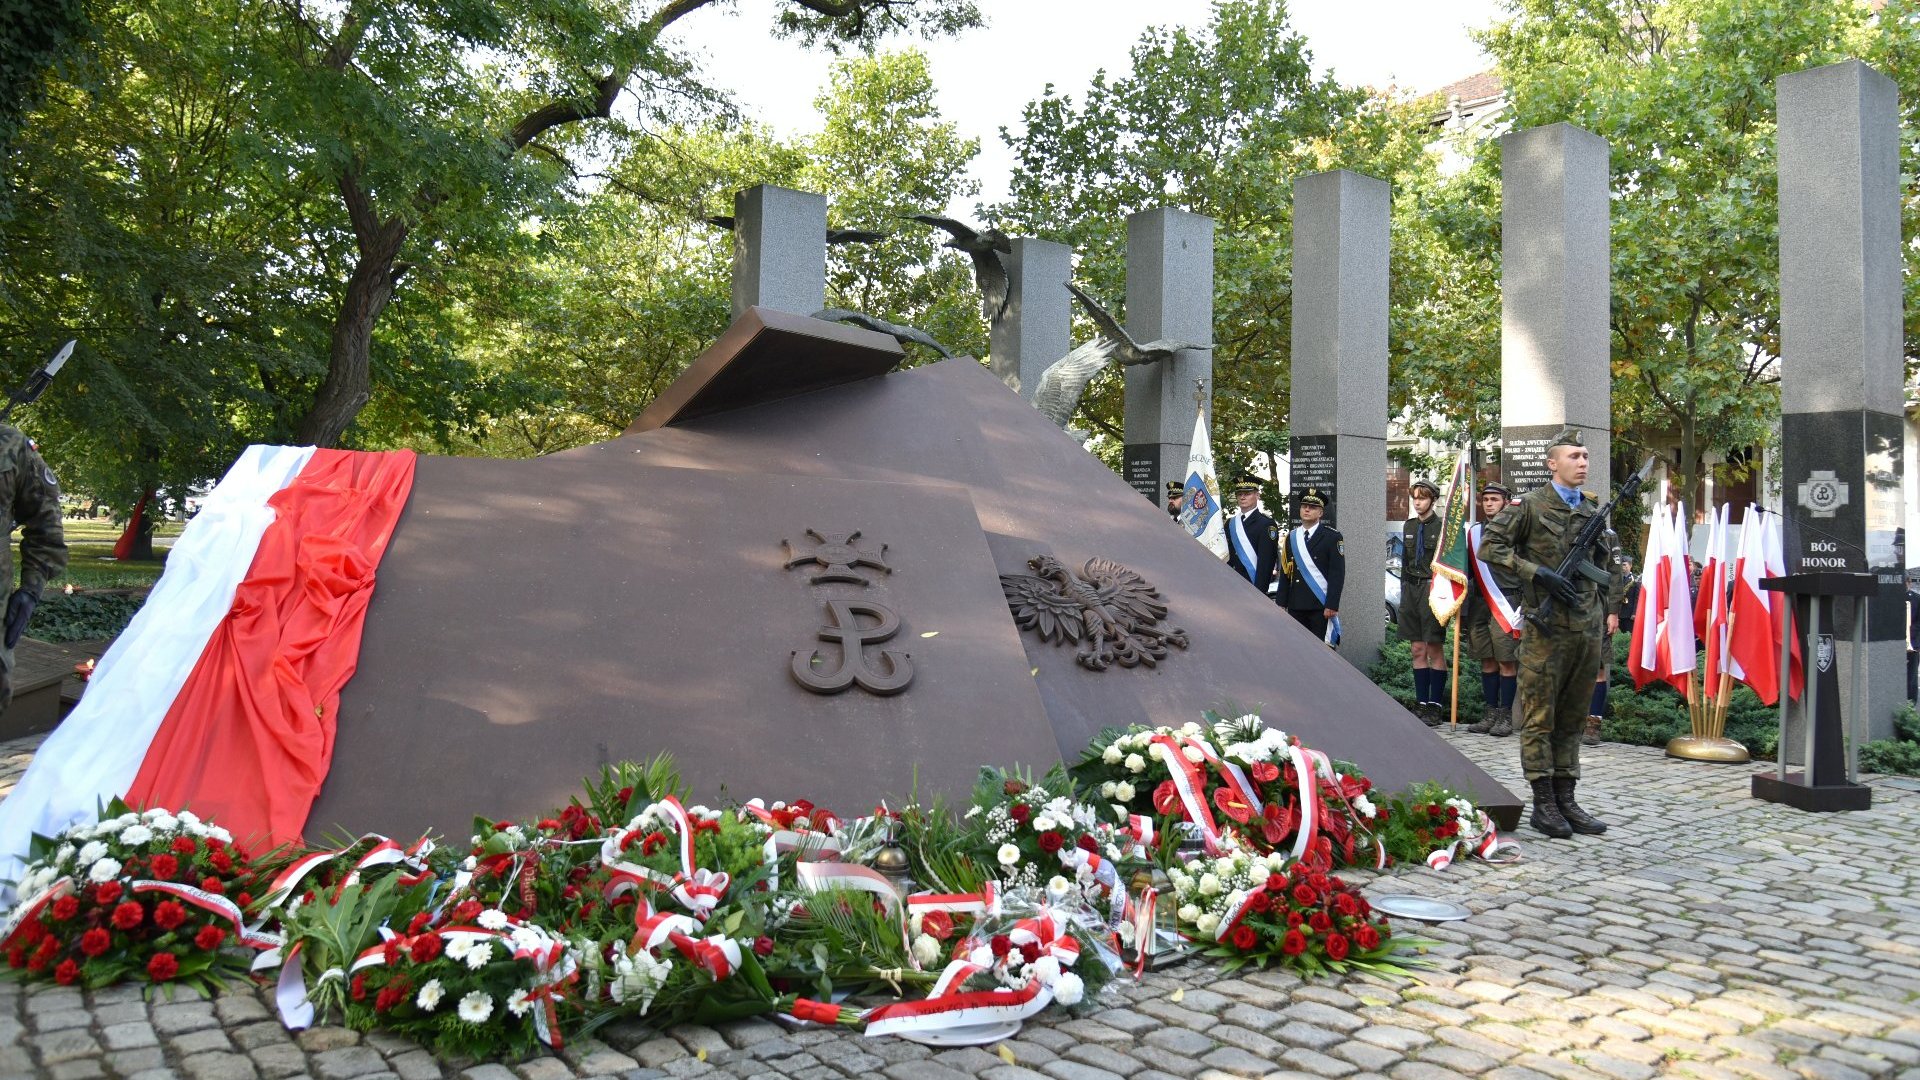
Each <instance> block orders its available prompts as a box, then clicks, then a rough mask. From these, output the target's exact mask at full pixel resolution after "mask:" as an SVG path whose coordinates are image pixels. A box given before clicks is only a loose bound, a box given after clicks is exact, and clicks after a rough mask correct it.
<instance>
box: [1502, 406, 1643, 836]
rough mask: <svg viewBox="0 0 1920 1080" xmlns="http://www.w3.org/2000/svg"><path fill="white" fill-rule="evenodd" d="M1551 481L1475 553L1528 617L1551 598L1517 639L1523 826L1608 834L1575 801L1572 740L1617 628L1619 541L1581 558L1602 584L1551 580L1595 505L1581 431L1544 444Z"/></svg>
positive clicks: (1576, 766)
mask: <svg viewBox="0 0 1920 1080" xmlns="http://www.w3.org/2000/svg"><path fill="white" fill-rule="evenodd" d="M1547 472H1548V474H1549V476H1550V480H1551V482H1550V483H1546V484H1542V485H1540V486H1539V487H1537V488H1534V489H1533V490H1532V491H1529V492H1527V493H1526V494H1525V495H1522V496H1520V499H1519V501H1518V502H1515V503H1514V504H1513V506H1512V508H1511V509H1509V510H1508V511H1507V512H1505V513H1503V514H1501V515H1500V516H1499V517H1497V518H1495V519H1494V520H1493V521H1492V523H1490V524H1489V525H1488V526H1487V530H1486V536H1485V545H1484V547H1483V551H1482V553H1483V556H1484V557H1485V559H1486V560H1487V563H1488V565H1490V566H1495V567H1503V568H1505V569H1507V570H1508V571H1511V572H1512V573H1513V574H1514V576H1515V577H1518V578H1519V579H1520V580H1521V582H1522V583H1523V599H1524V601H1525V604H1526V608H1527V610H1528V611H1530V612H1532V611H1537V610H1538V607H1539V605H1540V603H1541V601H1543V600H1545V599H1546V598H1547V597H1549V596H1551V597H1553V610H1552V612H1551V613H1550V614H1549V615H1548V617H1547V625H1546V626H1545V627H1542V626H1541V625H1540V624H1539V623H1538V622H1537V621H1535V620H1533V619H1531V618H1530V619H1529V620H1528V623H1527V628H1526V631H1525V632H1524V633H1523V634H1522V635H1521V638H1520V696H1519V701H1520V706H1521V711H1522V718H1521V722H1520V766H1521V769H1522V770H1523V771H1524V772H1525V773H1526V777H1527V783H1528V784H1530V785H1531V786H1532V788H1533V816H1532V819H1531V824H1532V825H1533V827H1534V828H1535V829H1537V830H1539V831H1540V832H1543V833H1545V834H1546V835H1548V836H1552V837H1557V838H1561V839H1565V838H1566V837H1570V836H1572V835H1573V834H1574V833H1576V832H1580V833H1587V834H1597V833H1603V832H1606V831H1607V826H1606V823H1605V822H1603V821H1600V820H1599V819H1598V818H1595V817H1594V816H1593V815H1592V814H1589V813H1587V812H1586V811H1585V810H1583V809H1581V807H1580V804H1579V803H1578V802H1576V801H1574V787H1575V785H1576V784H1578V783H1579V780H1580V736H1581V734H1582V732H1583V731H1584V730H1585V728H1586V723H1587V707H1588V705H1589V704H1590V702H1591V700H1592V697H1593V683H1594V676H1595V675H1596V674H1597V673H1598V672H1599V670H1600V663H1601V650H1602V643H1603V642H1604V641H1605V639H1606V635H1608V634H1611V633H1613V632H1615V630H1616V629H1617V628H1618V625H1619V624H1618V622H1617V620H1618V618H1619V617H1618V616H1617V615H1615V614H1614V613H1613V612H1614V609H1615V608H1616V607H1617V606H1618V604H1619V601H1620V592H1621V587H1620V576H1619V574H1618V573H1617V572H1615V570H1614V568H1615V566H1616V564H1617V563H1618V561H1619V544H1618V542H1617V541H1614V540H1611V539H1609V535H1610V534H1605V533H1603V534H1602V535H1601V537H1600V539H1599V540H1598V541H1597V542H1596V543H1594V545H1593V550H1591V551H1588V552H1585V553H1584V554H1585V556H1586V559H1587V560H1588V561H1589V562H1590V563H1591V564H1592V565H1593V566H1595V567H1596V568H1599V569H1601V570H1604V571H1606V572H1607V573H1608V576H1609V578H1610V582H1611V584H1610V585H1608V586H1601V585H1599V584H1598V583H1596V582H1594V581H1592V580H1590V579H1588V578H1587V577H1585V576H1584V575H1576V576H1573V577H1571V578H1569V577H1563V576H1562V575H1561V574H1560V573H1559V567H1560V564H1561V562H1562V561H1563V560H1564V559H1565V558H1566V556H1567V553H1568V548H1569V546H1570V545H1571V544H1572V542H1573V538H1574V536H1575V534H1577V533H1578V532H1579V531H1580V530H1581V529H1582V528H1583V527H1584V526H1585V525H1586V523H1587V521H1588V519H1590V518H1592V517H1593V515H1595V514H1597V513H1599V511H1600V504H1599V502H1598V500H1596V499H1595V498H1594V497H1593V496H1592V495H1589V494H1587V493H1585V492H1583V491H1581V490H1580V485H1581V484H1583V483H1585V482H1586V479H1587V448H1586V446H1585V445H1584V444H1583V443H1582V441H1581V438H1580V433H1579V432H1578V431H1574V430H1567V431H1563V432H1561V433H1560V434H1559V436H1558V437H1556V438H1555V439H1554V440H1553V442H1552V443H1551V444H1550V445H1549V446H1548V447H1547Z"/></svg>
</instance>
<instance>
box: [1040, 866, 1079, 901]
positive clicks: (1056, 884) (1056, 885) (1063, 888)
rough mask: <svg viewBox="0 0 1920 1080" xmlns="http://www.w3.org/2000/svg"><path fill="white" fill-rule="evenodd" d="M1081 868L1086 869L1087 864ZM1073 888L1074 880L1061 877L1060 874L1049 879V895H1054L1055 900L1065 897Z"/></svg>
mask: <svg viewBox="0 0 1920 1080" xmlns="http://www.w3.org/2000/svg"><path fill="white" fill-rule="evenodd" d="M1081 869H1083V870H1084V869H1085V866H1084V865H1083V866H1082V867H1081ZM1072 889H1073V882H1071V881H1068V880H1067V879H1066V878H1063V877H1061V876H1060V875H1059V874H1055V875H1053V876H1052V877H1050V878H1048V879H1047V895H1048V896H1050V897H1052V898H1053V899H1054V900H1055V901H1058V900H1061V899H1063V898H1064V897H1065V896H1066V895H1067V893H1068V892H1069V891H1071V890H1072Z"/></svg>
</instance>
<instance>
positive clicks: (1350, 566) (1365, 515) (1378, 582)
mask: <svg viewBox="0 0 1920 1080" xmlns="http://www.w3.org/2000/svg"><path fill="white" fill-rule="evenodd" d="M1390 211H1391V189H1390V188H1389V187H1388V185H1387V183H1386V181H1384V180H1377V179H1374V178H1373V177H1370V176H1362V175H1360V174H1359V173H1355V172H1348V171H1346V170H1344V169H1341V170H1336V171H1334V172H1324V173H1314V174H1313V175H1311V176H1303V177H1301V178H1299V179H1298V180H1295V181H1294V184H1293V390H1292V412H1291V417H1290V420H1289V427H1290V429H1291V434H1292V448H1291V453H1290V456H1289V465H1290V470H1289V471H1290V474H1291V475H1290V477H1289V479H1288V488H1289V492H1288V497H1287V503H1288V506H1289V508H1290V509H1291V508H1293V507H1298V506H1299V505H1300V493H1301V492H1302V491H1304V490H1306V489H1307V488H1317V489H1319V491H1320V493H1321V496H1322V497H1323V498H1324V499H1325V500H1326V503H1327V516H1326V522H1327V524H1329V525H1332V526H1333V527H1335V528H1337V529H1339V530H1340V535H1341V537H1342V538H1343V541H1344V543H1345V545H1346V563H1347V577H1346V586H1345V589H1344V590H1343V598H1342V599H1341V601H1340V607H1341V611H1342V617H1341V620H1340V622H1341V629H1342V633H1343V640H1342V642H1341V645H1340V655H1342V656H1344V657H1346V658H1347V660H1348V661H1350V662H1351V663H1353V664H1354V665H1356V666H1357V667H1359V668H1360V669H1361V670H1362V671H1365V670H1366V669H1367V668H1368V667H1370V666H1371V665H1372V664H1373V663H1374V661H1375V660H1377V659H1379V653H1380V642H1381V639H1382V638H1383V636H1384V626H1385V618H1384V616H1385V612H1386V562H1387V532H1386V526H1387V482H1386V477H1387V438H1386V435H1387V255H1388V250H1389V248H1388V221H1389V217H1390ZM1298 520H1299V519H1298V516H1297V515H1296V516H1295V519H1294V521H1295V523H1296V524H1297V523H1298Z"/></svg>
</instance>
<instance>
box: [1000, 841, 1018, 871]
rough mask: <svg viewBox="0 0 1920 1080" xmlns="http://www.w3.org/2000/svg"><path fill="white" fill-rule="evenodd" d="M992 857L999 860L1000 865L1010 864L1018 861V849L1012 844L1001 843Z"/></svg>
mask: <svg viewBox="0 0 1920 1080" xmlns="http://www.w3.org/2000/svg"><path fill="white" fill-rule="evenodd" d="M994 857H995V858H997V859H999V860H1000V865H1001V866H1012V865H1014V864H1015V863H1017V862H1019V861H1020V849H1019V847H1017V846H1015V845H1013V844H1001V845H1000V850H999V851H998V852H996V853H995V854H994Z"/></svg>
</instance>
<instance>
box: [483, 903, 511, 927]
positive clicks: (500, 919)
mask: <svg viewBox="0 0 1920 1080" xmlns="http://www.w3.org/2000/svg"><path fill="white" fill-rule="evenodd" d="M480 928H481V929H483V930H505V929H506V928H507V913H506V912H504V911H501V910H500V909H499V908H491V907H490V908H488V909H487V910H485V911H482V912H481V913H480Z"/></svg>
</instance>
